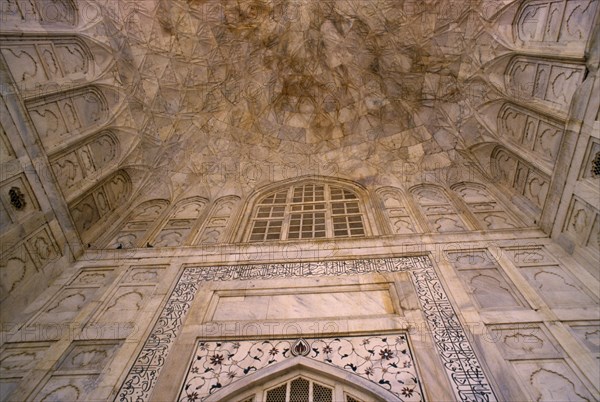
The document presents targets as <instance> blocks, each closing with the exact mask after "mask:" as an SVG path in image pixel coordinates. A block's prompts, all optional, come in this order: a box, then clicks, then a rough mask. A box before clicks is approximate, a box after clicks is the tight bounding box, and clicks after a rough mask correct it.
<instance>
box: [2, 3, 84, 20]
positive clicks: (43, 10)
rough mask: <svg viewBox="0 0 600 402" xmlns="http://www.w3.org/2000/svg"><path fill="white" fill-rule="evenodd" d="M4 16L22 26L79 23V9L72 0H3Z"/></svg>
mask: <svg viewBox="0 0 600 402" xmlns="http://www.w3.org/2000/svg"><path fill="white" fill-rule="evenodd" d="M0 6H1V7H2V14H3V18H5V19H6V21H7V22H11V23H13V24H16V25H19V26H22V24H23V23H31V22H35V23H38V24H41V25H43V26H48V25H59V26H61V25H62V26H65V25H67V26H73V25H75V24H76V23H77V19H78V18H77V9H76V7H75V5H74V4H73V2H72V1H71V0H53V1H52V2H47V1H44V0H27V1H18V0H2V2H1V3H0Z"/></svg>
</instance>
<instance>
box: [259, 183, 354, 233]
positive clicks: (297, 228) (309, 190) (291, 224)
mask: <svg viewBox="0 0 600 402" xmlns="http://www.w3.org/2000/svg"><path fill="white" fill-rule="evenodd" d="M365 235H366V231H365V223H364V216H363V212H362V211H361V206H360V203H359V199H358V197H357V195H356V194H354V193H353V192H352V191H350V190H347V189H344V188H341V187H335V186H330V185H328V184H304V185H297V186H292V187H290V188H288V189H287V190H282V191H278V192H276V193H272V194H270V195H268V196H266V197H264V198H263V199H262V200H260V202H259V203H258V205H257V207H256V208H255V212H254V215H253V221H252V229H251V232H250V241H252V242H259V241H269V240H299V239H319V238H332V237H361V236H365Z"/></svg>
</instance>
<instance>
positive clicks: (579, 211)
mask: <svg viewBox="0 0 600 402" xmlns="http://www.w3.org/2000/svg"><path fill="white" fill-rule="evenodd" d="M562 231H563V233H566V234H567V235H568V236H569V237H570V238H571V239H573V240H574V241H575V243H577V244H578V245H579V246H580V247H583V248H584V249H587V250H588V251H589V252H590V253H592V255H596V256H598V255H599V254H600V251H599V250H600V211H598V209H596V208H594V207H593V206H592V205H590V204H588V203H587V202H585V201H583V200H582V199H580V198H579V197H577V196H575V195H573V196H572V198H571V203H570V205H569V209H568V212H567V219H566V220H565V226H564V227H563V230H562Z"/></svg>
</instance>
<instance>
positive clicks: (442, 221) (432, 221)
mask: <svg viewBox="0 0 600 402" xmlns="http://www.w3.org/2000/svg"><path fill="white" fill-rule="evenodd" d="M409 193H410V194H411V195H412V197H413V199H414V201H415V203H416V204H417V205H418V206H419V209H420V210H421V212H422V213H423V215H424V216H425V218H426V220H427V224H428V225H429V228H430V230H432V231H435V232H440V233H443V232H464V231H468V230H469V229H470V226H471V225H469V223H468V222H467V220H465V218H464V217H463V216H461V214H460V213H459V208H457V206H456V203H455V202H453V200H452V199H451V198H450V196H449V195H448V193H447V192H446V189H444V188H443V187H441V186H438V185H435V184H418V185H416V186H414V187H411V188H410V189H409Z"/></svg>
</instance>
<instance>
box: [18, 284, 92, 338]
mask: <svg viewBox="0 0 600 402" xmlns="http://www.w3.org/2000/svg"><path fill="white" fill-rule="evenodd" d="M96 290H97V288H67V289H63V290H61V291H60V292H59V293H58V294H57V295H56V296H55V297H53V298H52V300H50V302H49V303H48V304H46V305H45V306H44V307H43V308H42V309H41V311H40V313H39V314H38V315H37V316H36V317H35V318H34V319H33V321H32V322H31V323H30V324H29V325H28V327H29V328H30V329H28V330H27V329H26V331H36V332H37V336H38V337H39V339H58V338H60V337H62V336H63V335H65V334H66V333H68V330H69V329H68V324H67V323H70V322H71V321H72V320H73V319H74V318H75V317H76V316H77V314H79V312H80V311H81V309H82V308H83V307H85V306H86V305H87V304H88V303H90V302H91V301H92V300H93V298H94V295H95V294H96Z"/></svg>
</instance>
